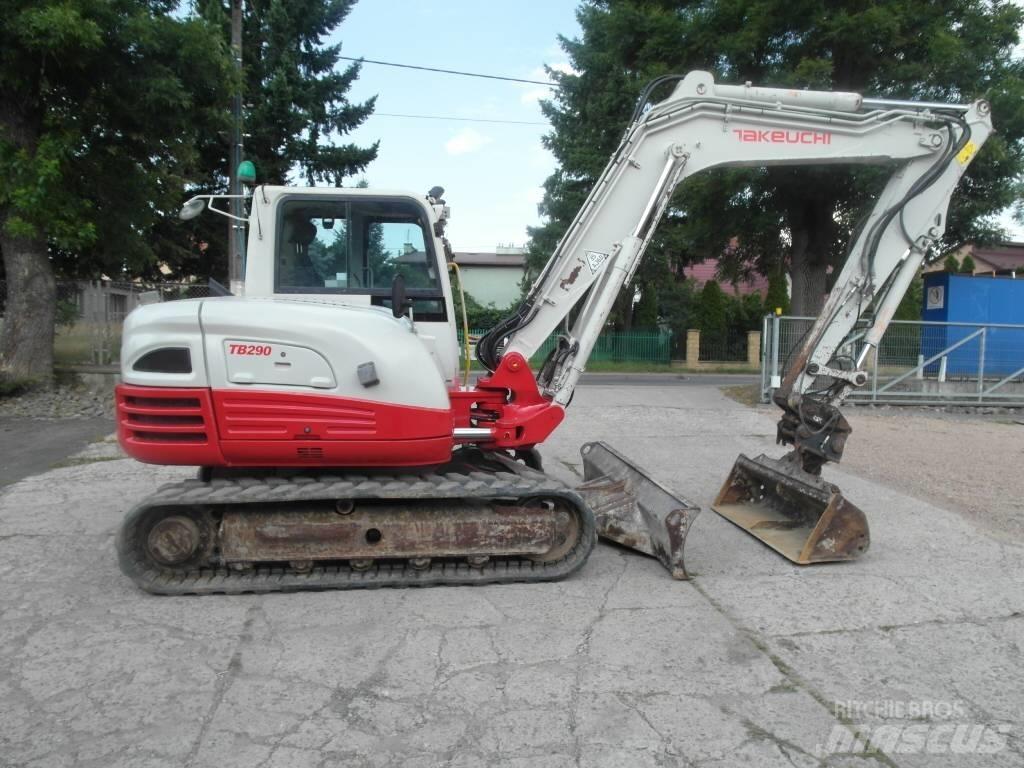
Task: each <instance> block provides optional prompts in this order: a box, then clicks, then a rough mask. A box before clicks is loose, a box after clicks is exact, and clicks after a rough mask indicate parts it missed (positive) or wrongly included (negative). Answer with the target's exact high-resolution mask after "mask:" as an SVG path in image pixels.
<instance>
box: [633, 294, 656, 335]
mask: <svg viewBox="0 0 1024 768" xmlns="http://www.w3.org/2000/svg"><path fill="white" fill-rule="evenodd" d="M657 327H658V294H657V291H656V290H655V287H654V285H653V284H652V283H646V284H645V285H644V286H643V287H642V288H641V289H640V301H638V302H637V304H636V306H635V307H634V308H633V329H634V330H637V331H652V330H655V329H656V328H657Z"/></svg>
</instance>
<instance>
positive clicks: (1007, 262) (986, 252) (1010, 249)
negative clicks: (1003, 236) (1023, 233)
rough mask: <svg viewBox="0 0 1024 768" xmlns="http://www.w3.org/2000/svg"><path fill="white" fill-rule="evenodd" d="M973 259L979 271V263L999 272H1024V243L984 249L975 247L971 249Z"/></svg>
mask: <svg viewBox="0 0 1024 768" xmlns="http://www.w3.org/2000/svg"><path fill="white" fill-rule="evenodd" d="M971 258H972V259H974V262H975V268H976V270H977V271H987V270H984V269H978V268H979V267H981V265H980V264H979V262H984V263H985V264H987V265H989V266H991V267H992V268H993V269H995V270H996V271H998V272H1016V271H1021V270H1024V243H1001V244H999V245H992V246H987V247H983V248H979V247H978V246H974V247H972V248H971Z"/></svg>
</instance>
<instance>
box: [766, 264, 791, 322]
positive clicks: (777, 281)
mask: <svg viewBox="0 0 1024 768" xmlns="http://www.w3.org/2000/svg"><path fill="white" fill-rule="evenodd" d="M764 311H765V312H767V313H768V314H770V315H774V314H775V313H776V311H779V313H780V314H783V315H785V314H788V313H789V289H788V288H787V286H786V275H785V273H784V272H783V270H782V268H781V266H780V267H776V268H775V269H773V270H772V271H771V272H770V273H769V274H768V291H767V292H766V293H765V296H764Z"/></svg>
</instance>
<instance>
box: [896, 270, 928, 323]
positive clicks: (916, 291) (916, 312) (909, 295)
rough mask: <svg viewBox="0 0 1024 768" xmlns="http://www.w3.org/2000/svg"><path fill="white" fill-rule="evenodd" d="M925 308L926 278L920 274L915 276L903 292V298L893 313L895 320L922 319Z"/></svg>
mask: <svg viewBox="0 0 1024 768" xmlns="http://www.w3.org/2000/svg"><path fill="white" fill-rule="evenodd" d="M923 308H924V280H923V279H922V278H921V277H920V276H918V277H915V278H914V279H913V280H912V281H911V282H910V286H909V287H908V288H907V292H906V293H905V294H903V299H902V300H901V301H900V304H899V306H898V307H896V312H895V313H894V314H893V319H894V320H920V319H921V310H922V309H923Z"/></svg>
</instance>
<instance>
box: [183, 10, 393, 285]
mask: <svg viewBox="0 0 1024 768" xmlns="http://www.w3.org/2000/svg"><path fill="white" fill-rule="evenodd" d="M354 6H355V0H288V1H286V0H247V1H246V2H245V4H244V9H243V19H242V70H243V78H244V83H243V98H242V101H243V104H244V115H243V124H244V130H245V133H246V139H245V148H244V154H245V156H246V157H247V158H249V159H250V160H252V161H253V162H254V163H255V164H256V172H257V177H258V181H259V182H260V183H263V182H266V183H268V184H286V183H289V182H294V181H297V180H301V182H302V183H306V184H310V185H313V184H316V183H326V184H329V185H331V186H341V185H342V183H343V180H344V179H345V178H348V177H350V176H353V175H356V174H358V173H360V172H361V171H362V170H363V169H364V168H366V166H367V165H368V164H369V163H370V162H371V161H372V160H373V159H374V158H375V157H376V156H377V146H378V144H377V143H376V142H375V143H373V144H372V145H370V146H368V147H359V146H356V145H354V144H352V143H343V140H344V137H345V136H347V135H348V134H349V133H351V132H352V131H353V130H354V129H355V128H357V127H358V126H359V125H361V124H362V123H363V122H364V121H365V120H366V119H367V117H369V116H370V114H371V113H372V112H373V106H374V103H375V101H376V97H374V98H371V99H368V100H367V101H365V102H362V103H355V104H354V103H352V102H350V101H349V99H348V97H347V93H348V91H349V89H350V88H351V86H352V84H353V83H354V82H355V80H356V79H357V78H358V76H359V72H360V65H359V63H353V64H351V65H349V66H345V67H341V68H339V66H338V65H339V64H340V63H341V60H340V59H339V56H340V55H341V44H340V43H337V44H333V45H325V44H324V42H323V41H324V38H326V37H328V36H330V35H331V34H333V33H334V32H335V31H336V30H337V28H338V27H339V26H340V25H341V23H342V22H343V21H344V20H345V17H346V16H348V14H349V12H350V11H351V10H352V8H353V7H354ZM197 8H198V12H199V14H200V15H201V16H203V18H205V19H207V20H209V21H210V22H211V23H213V24H216V25H217V26H218V28H219V29H220V30H221V35H222V39H223V40H224V41H225V43H226V42H227V41H228V40H229V38H230V19H231V0H199V2H198V4H197ZM225 108H227V103H225ZM229 150H230V145H229V143H228V139H227V134H224V135H222V136H218V135H216V134H213V135H211V136H210V137H209V140H208V141H207V143H206V145H205V146H204V148H203V152H202V156H203V162H204V167H205V169H206V173H205V174H203V175H202V176H200V177H197V178H195V179H193V180H192V181H193V183H194V185H195V186H194V189H193V192H196V193H198V192H224V191H225V190H226V189H227V185H228V173H229V167H228V164H229ZM172 234H173V235H175V236H176V239H174V242H173V243H172V244H170V247H169V248H168V255H169V257H170V259H171V260H172V263H173V264H174V266H175V267H176V268H177V269H178V271H179V272H180V273H181V274H183V275H197V276H200V277H207V276H212V277H215V278H217V279H220V280H224V279H226V277H227V231H226V228H225V225H224V221H223V220H222V219H221V218H219V217H211V216H200V217H199V218H197V219H194V220H193V221H192V222H191V223H190V224H189V225H188V226H187V227H181V226H180V225H176V227H175V230H174V232H173V233H172ZM199 244H202V249H203V250H202V252H200V251H199V250H198V245H199Z"/></svg>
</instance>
